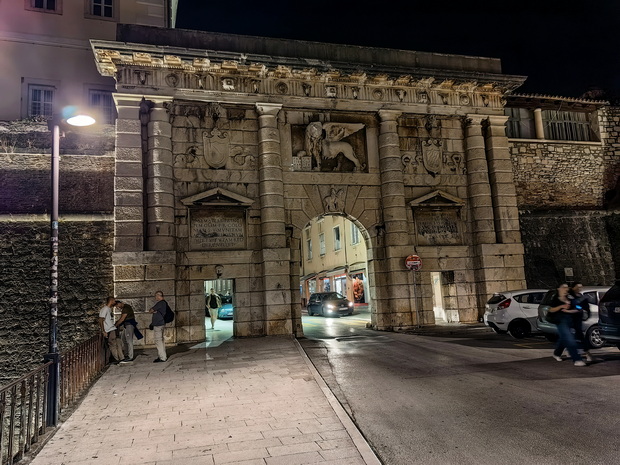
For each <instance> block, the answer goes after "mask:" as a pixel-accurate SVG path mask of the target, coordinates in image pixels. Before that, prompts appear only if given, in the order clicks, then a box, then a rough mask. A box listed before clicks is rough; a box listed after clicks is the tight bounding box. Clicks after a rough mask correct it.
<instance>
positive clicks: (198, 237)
mask: <svg viewBox="0 0 620 465" xmlns="http://www.w3.org/2000/svg"><path fill="white" fill-rule="evenodd" d="M245 237H246V233H245V215H244V212H243V211H224V210H217V209H205V210H195V211H192V213H191V227H190V247H191V249H192V250H231V249H245V246H246V240H245Z"/></svg>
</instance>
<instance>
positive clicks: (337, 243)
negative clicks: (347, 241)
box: [334, 226, 340, 250]
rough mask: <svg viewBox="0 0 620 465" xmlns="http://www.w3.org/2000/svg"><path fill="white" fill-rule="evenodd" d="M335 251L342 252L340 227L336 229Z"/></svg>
mask: <svg viewBox="0 0 620 465" xmlns="http://www.w3.org/2000/svg"><path fill="white" fill-rule="evenodd" d="M334 250H340V226H336V227H335V228H334Z"/></svg>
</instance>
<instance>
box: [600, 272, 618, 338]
mask: <svg viewBox="0 0 620 465" xmlns="http://www.w3.org/2000/svg"><path fill="white" fill-rule="evenodd" d="M598 321H599V327H600V331H601V336H602V337H603V338H605V340H606V341H608V342H610V343H612V344H616V345H617V346H618V349H620V281H618V282H616V284H614V285H613V286H612V287H611V289H609V290H608V291H607V292H606V293H605V295H604V296H603V297H601V300H600V301H599V303H598Z"/></svg>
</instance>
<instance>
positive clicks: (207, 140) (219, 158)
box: [202, 127, 230, 168]
mask: <svg viewBox="0 0 620 465" xmlns="http://www.w3.org/2000/svg"><path fill="white" fill-rule="evenodd" d="M202 138H203V141H204V146H205V160H206V162H207V163H208V164H209V166H211V167H212V168H224V167H225V166H226V161H227V160H228V157H229V154H230V139H229V138H228V132H227V131H221V130H220V129H219V128H217V127H214V128H212V129H207V130H206V131H205V132H204V133H203V134H202Z"/></svg>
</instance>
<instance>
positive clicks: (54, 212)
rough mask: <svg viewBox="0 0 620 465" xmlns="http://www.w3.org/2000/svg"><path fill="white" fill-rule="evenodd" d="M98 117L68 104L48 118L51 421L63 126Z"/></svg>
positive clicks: (55, 393)
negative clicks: (50, 148) (49, 159)
mask: <svg viewBox="0 0 620 465" xmlns="http://www.w3.org/2000/svg"><path fill="white" fill-rule="evenodd" d="M94 123H95V119H94V118H92V117H91V116H87V115H85V114H80V113H79V111H78V110H77V108H76V107H65V108H63V109H62V113H61V114H60V115H57V114H56V115H54V116H53V117H52V119H51V120H50V121H49V122H48V128H49V129H50V131H51V132H52V170H51V178H52V209H51V215H50V299H49V304H50V313H49V353H48V354H47V355H46V356H45V360H47V361H50V362H52V365H51V366H50V376H49V381H48V385H47V399H48V403H47V413H46V415H47V418H46V420H47V425H48V426H56V425H57V424H58V413H59V406H60V354H59V352H58V340H57V333H58V174H59V160H60V137H61V132H60V131H61V127H63V128H64V127H66V126H67V125H69V126H90V125H91V124H94Z"/></svg>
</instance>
